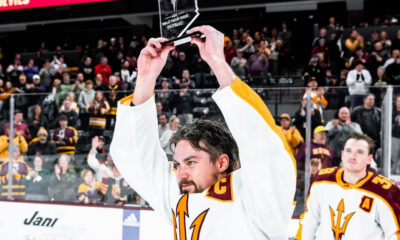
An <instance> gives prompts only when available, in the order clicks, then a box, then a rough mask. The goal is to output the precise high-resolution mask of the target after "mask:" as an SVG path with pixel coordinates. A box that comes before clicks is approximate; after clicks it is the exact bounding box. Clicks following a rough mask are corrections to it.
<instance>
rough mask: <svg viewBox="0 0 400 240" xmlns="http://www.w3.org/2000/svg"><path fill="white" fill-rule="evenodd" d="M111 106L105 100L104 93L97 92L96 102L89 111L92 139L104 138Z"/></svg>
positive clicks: (92, 103)
mask: <svg viewBox="0 0 400 240" xmlns="http://www.w3.org/2000/svg"><path fill="white" fill-rule="evenodd" d="M109 110H110V105H109V104H108V102H107V100H106V99H105V98H104V95H103V92H96V94H95V97H94V100H93V101H92V102H91V103H90V104H89V106H88V108H87V111H88V113H89V114H90V118H89V129H90V132H91V134H90V137H94V136H102V135H103V131H104V129H105V128H106V122H107V115H106V114H107V112H108V111H109Z"/></svg>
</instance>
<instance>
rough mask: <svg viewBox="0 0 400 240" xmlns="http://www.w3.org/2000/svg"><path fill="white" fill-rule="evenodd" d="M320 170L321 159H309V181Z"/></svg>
mask: <svg viewBox="0 0 400 240" xmlns="http://www.w3.org/2000/svg"><path fill="white" fill-rule="evenodd" d="M321 169H322V164H321V159H319V158H311V159H310V175H311V181H312V180H313V179H314V177H315V176H316V175H317V174H318V172H319V171H320V170H321Z"/></svg>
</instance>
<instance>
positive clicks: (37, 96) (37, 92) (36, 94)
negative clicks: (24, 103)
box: [27, 74, 46, 106]
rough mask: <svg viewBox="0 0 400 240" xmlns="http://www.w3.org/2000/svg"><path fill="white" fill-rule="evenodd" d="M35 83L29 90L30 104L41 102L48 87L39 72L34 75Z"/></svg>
mask: <svg viewBox="0 0 400 240" xmlns="http://www.w3.org/2000/svg"><path fill="white" fill-rule="evenodd" d="M32 79H33V84H32V85H31V88H30V89H29V90H28V91H27V93H29V94H30V95H31V96H29V105H31V106H32V105H35V104H41V103H42V101H43V98H44V97H45V95H44V93H45V92H46V87H45V86H44V85H43V84H42V83H41V80H40V76H39V75H38V74H35V75H33V77H32Z"/></svg>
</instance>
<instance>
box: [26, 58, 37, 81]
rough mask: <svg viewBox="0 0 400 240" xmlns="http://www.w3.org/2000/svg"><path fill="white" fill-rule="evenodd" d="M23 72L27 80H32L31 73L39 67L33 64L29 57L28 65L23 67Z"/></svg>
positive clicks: (35, 72) (33, 61)
mask: <svg viewBox="0 0 400 240" xmlns="http://www.w3.org/2000/svg"><path fill="white" fill-rule="evenodd" d="M24 73H25V75H26V78H27V79H28V82H32V77H33V75H35V74H38V73H39V68H38V67H37V66H35V60H33V59H29V62H28V65H26V66H25V67H24Z"/></svg>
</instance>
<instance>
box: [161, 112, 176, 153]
mask: <svg viewBox="0 0 400 240" xmlns="http://www.w3.org/2000/svg"><path fill="white" fill-rule="evenodd" d="M168 124H169V129H167V130H165V132H164V133H163V135H161V137H160V144H161V147H162V148H163V149H164V151H165V153H166V154H168V155H170V156H172V154H173V150H174V149H171V147H172V146H170V140H171V137H172V135H174V133H176V131H177V130H178V128H179V118H177V117H176V116H175V115H172V116H171V117H170V118H169V122H168Z"/></svg>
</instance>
